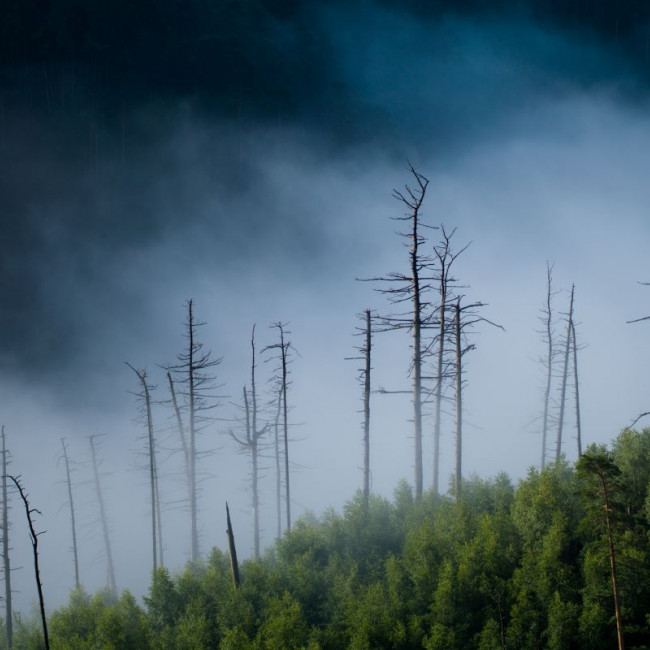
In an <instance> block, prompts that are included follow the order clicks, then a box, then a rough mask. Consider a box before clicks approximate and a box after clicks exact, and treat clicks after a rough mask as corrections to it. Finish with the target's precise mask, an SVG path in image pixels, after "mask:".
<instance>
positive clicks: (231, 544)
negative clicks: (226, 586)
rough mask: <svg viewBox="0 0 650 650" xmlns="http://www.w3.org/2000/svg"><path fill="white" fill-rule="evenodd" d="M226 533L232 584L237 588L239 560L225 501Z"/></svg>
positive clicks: (228, 510)
mask: <svg viewBox="0 0 650 650" xmlns="http://www.w3.org/2000/svg"><path fill="white" fill-rule="evenodd" d="M226 523H227V526H228V527H227V528H226V535H227V536H228V550H229V552H230V570H231V572H232V584H233V586H234V587H235V589H237V588H238V587H239V562H238V561H237V547H236V546H235V533H234V531H233V529H232V523H231V522H230V509H229V508H228V502H226Z"/></svg>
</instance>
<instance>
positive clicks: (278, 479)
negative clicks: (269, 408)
mask: <svg viewBox="0 0 650 650" xmlns="http://www.w3.org/2000/svg"><path fill="white" fill-rule="evenodd" d="M277 405H278V408H277V411H276V413H275V422H274V423H273V431H274V459H275V508H276V510H275V511H276V513H277V525H276V532H275V537H276V539H280V538H281V537H282V468H281V459H280V414H281V412H282V393H280V392H278V397H277Z"/></svg>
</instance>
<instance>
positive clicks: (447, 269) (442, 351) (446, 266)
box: [431, 225, 469, 494]
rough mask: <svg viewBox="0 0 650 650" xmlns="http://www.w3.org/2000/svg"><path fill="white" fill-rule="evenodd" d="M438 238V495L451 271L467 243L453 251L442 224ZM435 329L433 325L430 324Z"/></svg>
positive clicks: (435, 480)
mask: <svg viewBox="0 0 650 650" xmlns="http://www.w3.org/2000/svg"><path fill="white" fill-rule="evenodd" d="M440 232H441V238H440V240H439V241H438V242H437V243H436V244H435V245H434V247H433V255H434V259H435V261H436V269H435V273H434V283H435V284H436V285H437V289H438V295H439V299H438V307H437V314H436V316H435V318H436V319H437V330H438V331H437V334H436V336H435V338H434V341H433V342H432V346H433V347H435V356H436V373H435V376H434V382H435V383H434V388H433V395H434V408H435V420H434V429H433V491H434V494H438V487H439V482H440V479H439V472H440V425H441V414H442V398H443V385H444V383H445V380H447V379H448V378H449V373H448V371H447V365H448V364H447V360H446V353H447V349H446V346H447V344H448V342H449V339H450V336H449V330H450V329H451V323H450V319H449V317H448V312H449V311H453V309H450V307H452V305H453V303H454V299H455V292H456V291H457V289H459V288H460V286H459V285H458V283H457V280H456V278H454V277H453V276H452V275H451V268H452V266H453V264H454V262H455V261H456V260H457V259H458V257H459V256H460V255H461V254H462V253H463V252H464V251H465V250H467V247H468V246H469V244H466V245H465V246H463V248H461V249H460V250H459V251H457V252H454V251H453V249H452V246H451V240H452V238H453V236H454V234H455V232H456V229H455V228H454V229H453V230H452V231H451V232H447V230H446V229H445V227H444V225H443V226H441V227H440ZM431 326H432V327H434V328H435V327H436V324H435V323H432V324H431Z"/></svg>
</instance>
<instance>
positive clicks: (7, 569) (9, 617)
mask: <svg viewBox="0 0 650 650" xmlns="http://www.w3.org/2000/svg"><path fill="white" fill-rule="evenodd" d="M7 454H8V451H7V444H6V437H5V427H4V424H3V425H2V560H3V568H4V574H5V631H6V633H7V648H8V650H11V649H12V648H13V643H14V628H13V611H12V605H11V562H10V560H9V495H8V494H7V465H8V461H7Z"/></svg>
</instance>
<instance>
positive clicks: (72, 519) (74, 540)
mask: <svg viewBox="0 0 650 650" xmlns="http://www.w3.org/2000/svg"><path fill="white" fill-rule="evenodd" d="M61 446H62V447H63V462H64V464H65V481H66V486H67V488H68V505H69V506H70V526H71V528H72V556H73V558H74V586H75V589H79V588H80V587H81V580H80V579H79V551H78V548H77V520H76V517H75V509H74V499H73V498H72V473H71V470H70V458H69V456H68V446H67V445H66V444H65V438H61Z"/></svg>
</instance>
